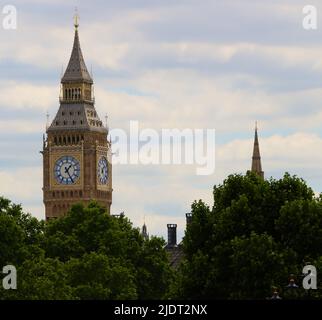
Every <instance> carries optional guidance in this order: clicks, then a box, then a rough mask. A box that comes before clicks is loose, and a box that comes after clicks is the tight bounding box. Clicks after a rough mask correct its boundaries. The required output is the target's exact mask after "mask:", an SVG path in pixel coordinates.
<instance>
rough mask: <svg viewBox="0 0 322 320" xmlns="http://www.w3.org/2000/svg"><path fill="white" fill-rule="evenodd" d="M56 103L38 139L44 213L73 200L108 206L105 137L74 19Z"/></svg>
mask: <svg viewBox="0 0 322 320" xmlns="http://www.w3.org/2000/svg"><path fill="white" fill-rule="evenodd" d="M59 101H60V107H59V110H58V112H57V114H56V116H55V118H54V120H53V121H52V123H51V125H50V126H49V128H48V129H47V131H46V135H45V136H44V141H43V151H42V154H43V199H44V204H45V211H46V219H47V220H48V219H50V218H54V217H59V216H61V215H64V214H65V213H66V212H67V211H68V210H69V209H70V207H71V206H72V205H73V204H75V203H83V204H85V205H86V204H88V203H89V202H90V201H91V200H95V201H97V202H98V203H100V204H101V205H103V206H105V207H106V208H107V212H110V207H111V204H112V166H111V161H110V158H111V143H110V141H109V140H108V137H107V135H108V128H107V127H105V126H104V125H103V123H102V121H101V120H100V118H99V116H98V114H97V112H96V110H95V105H94V97H93V80H92V78H91V76H90V74H89V73H88V70H87V68H86V65H85V62H84V59H83V55H82V52H81V48H80V42H79V35H78V24H77V25H76V24H75V36H74V45H73V50H72V54H71V57H70V60H69V64H68V66H67V69H66V71H65V74H64V76H63V78H62V80H61V96H60V99H59Z"/></svg>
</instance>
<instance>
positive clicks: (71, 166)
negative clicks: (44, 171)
mask: <svg viewBox="0 0 322 320" xmlns="http://www.w3.org/2000/svg"><path fill="white" fill-rule="evenodd" d="M54 172H55V178H56V180H57V182H58V183H60V184H64V185H71V184H74V183H75V182H76V181H77V180H78V179H79V176H80V165H79V162H78V160H77V159H75V158H74V157H71V156H64V157H61V158H59V159H58V160H57V161H56V163H55V168H54Z"/></svg>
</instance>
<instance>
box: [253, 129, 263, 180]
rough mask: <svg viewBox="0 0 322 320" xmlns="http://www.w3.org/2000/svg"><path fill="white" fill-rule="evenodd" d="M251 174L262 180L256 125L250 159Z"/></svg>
mask: <svg viewBox="0 0 322 320" xmlns="http://www.w3.org/2000/svg"><path fill="white" fill-rule="evenodd" d="M251 171H252V172H255V173H256V174H258V175H259V176H260V177H262V178H264V171H262V163H261V155H260V151H259V142H258V133H257V123H256V126H255V138H254V147H253V157H252V169H251Z"/></svg>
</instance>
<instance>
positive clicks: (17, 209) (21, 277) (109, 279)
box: [0, 198, 172, 300]
mask: <svg viewBox="0 0 322 320" xmlns="http://www.w3.org/2000/svg"><path fill="white" fill-rule="evenodd" d="M164 246H165V243H164V240H163V239H160V238H157V237H151V238H150V239H149V240H144V239H143V237H142V235H141V234H140V231H139V229H138V228H133V226H132V224H131V222H130V221H129V220H128V219H127V218H125V217H120V218H116V217H113V216H110V215H108V214H107V212H106V210H105V209H104V208H103V207H101V206H99V205H98V204H97V203H95V202H92V203H91V204H89V206H88V207H84V206H83V205H81V204H79V205H74V206H73V207H72V208H71V210H70V212H69V213H68V214H66V215H65V216H64V217H61V218H58V219H54V220H51V221H49V222H48V223H44V222H42V221H38V220H37V219H36V218H33V217H31V216H30V215H29V214H24V213H23V212H22V208H21V206H17V205H14V204H11V202H10V201H9V200H6V199H3V198H0V253H1V254H0V266H3V265H6V264H14V265H15V266H16V268H17V273H18V283H17V285H18V289H17V290H10V291H5V290H1V288H0V299H59V300H60V299H86V300H89V299H161V298H163V297H164V296H165V295H166V294H167V293H168V287H169V283H170V280H171V277H172V271H171V268H170V265H169V261H168V256H167V254H166V251H165V249H164Z"/></svg>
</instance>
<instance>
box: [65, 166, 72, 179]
mask: <svg viewBox="0 0 322 320" xmlns="http://www.w3.org/2000/svg"><path fill="white" fill-rule="evenodd" d="M71 167H72V165H70V166H69V167H68V168H65V173H67V174H68V176H69V178H70V180H71V181H72V183H74V180H73V178H72V177H71V175H70V173H69V169H70V168H71Z"/></svg>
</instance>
